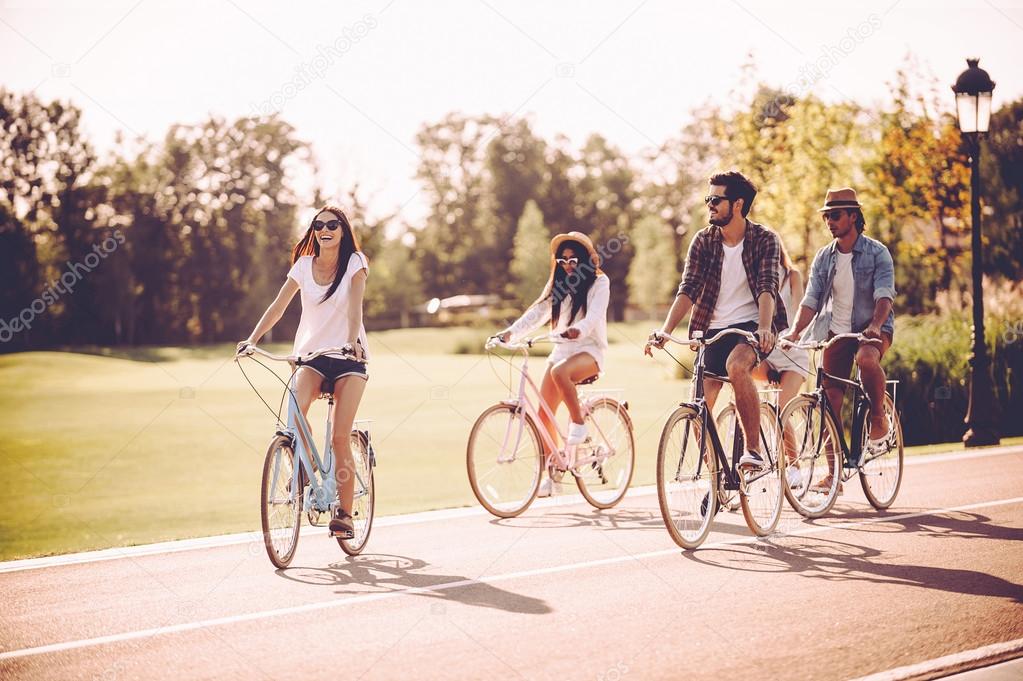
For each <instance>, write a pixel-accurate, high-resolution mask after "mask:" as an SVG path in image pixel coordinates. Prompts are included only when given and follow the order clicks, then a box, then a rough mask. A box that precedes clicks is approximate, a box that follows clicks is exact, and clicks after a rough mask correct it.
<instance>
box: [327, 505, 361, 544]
mask: <svg viewBox="0 0 1023 681" xmlns="http://www.w3.org/2000/svg"><path fill="white" fill-rule="evenodd" d="M328 528H329V529H330V534H331V535H332V536H334V537H340V538H341V539H352V538H353V537H355V526H354V525H352V515H351V514H350V513H349V512H348V511H346V510H344V509H342V508H338V509H337V511H336V512H335V513H334V517H333V518H331V519H330V525H328Z"/></svg>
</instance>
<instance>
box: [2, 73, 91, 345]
mask: <svg viewBox="0 0 1023 681" xmlns="http://www.w3.org/2000/svg"><path fill="white" fill-rule="evenodd" d="M80 117H81V111H80V110H79V109H78V108H76V107H74V106H72V105H70V104H67V103H64V102H60V101H53V102H50V103H48V104H46V103H43V102H42V101H40V100H39V99H38V98H37V97H36V96H35V95H32V94H28V95H24V96H22V95H18V94H16V93H13V92H10V91H8V90H5V89H0V159H2V162H0V319H2V320H4V321H5V322H7V321H9V320H10V319H11V318H13V317H15V316H17V315H19V314H21V313H22V312H23V311H24V310H30V308H29V306H30V305H34V304H36V302H35V301H36V300H39V301H40V302H46V301H43V300H42V298H39V297H38V296H40V295H41V293H42V292H43V291H42V290H43V289H44V288H46V287H44V286H43V284H44V283H48V282H50V281H53V280H54V279H56V278H57V277H58V276H59V275H60V274H61V273H62V271H63V267H64V264H65V263H66V262H67V260H68V259H69V257H71V258H74V257H77V256H79V255H80V249H81V250H85V251H88V250H89V249H91V246H92V245H93V243H94V235H93V234H91V232H90V220H89V219H88V218H87V217H86V213H87V211H88V210H89V208H90V205H89V204H90V202H92V201H94V198H93V197H91V196H88V197H87V196H86V194H89V190H88V189H86V188H85V185H86V183H87V181H88V173H89V171H90V169H91V167H92V165H93V163H94V161H95V155H94V153H93V151H92V147H91V145H89V143H88V142H87V141H86V140H85V139H84V137H83V135H82V132H81V130H80V127H79V125H80ZM78 283H82V282H78ZM90 283H91V282H88V281H86V285H88V284H90ZM51 294H52V291H51ZM71 300H72V299H71V297H70V296H69V295H68V294H63V295H61V296H60V297H59V299H58V300H56V301H53V302H49V303H47V305H46V306H45V307H44V309H43V311H42V312H39V311H38V310H34V309H32V310H30V312H31V313H32V314H31V319H29V315H28V314H26V315H25V320H26V321H27V323H28V325H29V326H30V328H29V329H27V330H25V331H23V332H21V333H12V336H11V338H10V339H8V340H9V341H13V345H10V346H7V347H16V346H17V345H18V344H22V345H24V346H31V345H41V344H47V345H49V344H52V343H53V342H54V340H56V334H55V330H56V329H57V327H58V326H59V315H60V313H61V312H64V311H66V310H67V308H68V305H69V304H70V305H71V307H72V309H74V310H76V311H77V310H81V309H82V306H83V304H84V303H86V302H87V301H88V300H89V298H88V297H87V296H82V295H79V296H78V297H77V298H75V299H74V300H73V302H70V303H69V301H71ZM76 317H77V318H79V319H83V318H84V319H86V320H87V318H88V315H85V314H78V315H76ZM5 337H6V334H5Z"/></svg>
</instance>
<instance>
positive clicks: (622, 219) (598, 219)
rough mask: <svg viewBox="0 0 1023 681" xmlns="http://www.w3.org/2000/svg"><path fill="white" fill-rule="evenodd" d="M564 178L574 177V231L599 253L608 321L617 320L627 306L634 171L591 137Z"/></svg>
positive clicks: (612, 148) (597, 137) (597, 138)
mask: <svg viewBox="0 0 1023 681" xmlns="http://www.w3.org/2000/svg"><path fill="white" fill-rule="evenodd" d="M570 177H573V178H578V179H577V180H576V181H575V182H574V183H573V190H574V194H575V217H576V219H577V220H578V224H579V231H581V232H584V233H586V234H587V235H588V236H589V237H590V238H591V239H592V240H593V243H594V245H595V246H597V247H598V248H600V249H603V251H604V257H603V258H602V260H603V262H602V263H601V269H603V270H604V272H606V273H607V276H608V277H609V278H610V279H611V302H610V305H609V307H608V318H609V319H612V320H621V319H623V318H624V316H625V306H626V304H627V303H628V287H627V286H626V283H625V277H626V275H627V274H628V271H629V263H630V262H631V260H632V255H633V249H632V244H631V243H630V240H629V239H630V234H631V231H632V224H633V222H634V220H635V218H636V210H635V207H634V206H633V201H635V200H636V198H637V194H636V175H635V171H634V170H633V169H632V165H631V163H630V162H629V159H628V158H626V156H625V155H624V154H623V153H622V152H621V150H620V149H618V148H617V147H615V146H614V145H612V144H610V143H609V142H608V141H607V140H606V139H604V138H603V137H602V136H600V135H596V134H594V135H590V137H589V138H588V139H587V140H586V143H585V144H584V145H583V148H582V151H581V153H580V154H579V157H578V159H577V162H576V164H575V166H574V167H573V168H572V170H571V171H570Z"/></svg>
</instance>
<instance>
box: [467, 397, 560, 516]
mask: <svg viewBox="0 0 1023 681" xmlns="http://www.w3.org/2000/svg"><path fill="white" fill-rule="evenodd" d="M542 442H543V441H542V440H541V439H540V433H539V431H538V430H537V428H536V424H535V423H534V422H533V419H532V418H530V416H529V415H528V414H526V413H524V412H523V411H522V410H521V409H520V408H518V407H516V406H514V405H510V404H495V405H494V406H492V407H490V408H489V409H487V410H486V411H484V412H483V413H482V414H480V416H479V418H477V419H476V423H474V424H473V426H472V431H471V432H470V433H469V444H468V446H467V448H466V468H467V470H468V473H469V485H471V486H472V493H473V494H475V495H476V499H478V500H479V502H480V504H482V505H483V508H485V509H487V510H488V511H489V512H490V513H492V514H494V515H496V516H497V517H498V518H514V517H515V516H517V515H519V514H520V513H522V512H523V511H525V510H526V509H527V508H529V505H530V504H531V503H533V499H535V498H536V493H537V490H538V489H539V488H540V473H541V471H542V469H543V460H544V457H543V444H542Z"/></svg>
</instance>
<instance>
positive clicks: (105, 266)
mask: <svg viewBox="0 0 1023 681" xmlns="http://www.w3.org/2000/svg"><path fill="white" fill-rule="evenodd" d="M747 80H748V81H749V82H756V79H755V77H754V78H750V79H747ZM938 92H939V89H938V86H937V84H936V83H933V82H929V81H928V80H927V79H926V78H924V77H922V76H921V75H920V74H919V73H918V72H917V71H916V70H915V67H914V66H913V65H912V64H911V63H909V64H907V65H906V66H904V67H903V68H902V69H901V70H899V71H898V72H897V74H896V75H895V78H894V80H893V82H892V83H891V94H892V99H891V103H890V104H889V105H888V106H886V107H885V108H884V109H883V110H881V109H874V108H870V107H865V106H862V105H859V104H856V103H852V102H837V103H831V102H825V101H823V100H821V99H819V98H818V97H816V96H813V95H805V96H800V97H795V96H792V95H791V94H787V93H785V92H782V91H780V90H777V89H773V88H771V87H769V86H767V85H763V84H758V85H755V86H749V87H747V86H743V87H742V88H740V89H737V90H736V91H734V92H733V93H732V94H731V95H730V96H729V98H728V99H727V100H726V101H719V102H709V103H707V104H706V105H704V106H702V107H700V108H698V109H697V110H695V111H693V112H692V116H691V120H690V121H689V122H688V123H686V124H685V125H684V126H683V127H681V128H680V130H679V132H678V133H677V134H676V135H674V136H672V138H670V139H668V140H665V141H664V142H663V143H662V144H660V145H659V146H658V147H657V148H652V149H649V150H648V151H647V152H645V153H642V154H638V155H633V156H629V155H626V154H625V153H623V152H622V151H621V150H620V149H619V148H618V147H616V146H615V145H614V144H613V143H611V142H610V141H609V140H607V139H606V138H604V137H603V136H601V135H599V134H594V135H591V136H590V137H589V138H588V139H587V140H585V142H584V143H583V144H582V146H581V147H579V148H574V147H573V146H572V145H571V143H570V142H569V140H568V139H567V138H566V137H563V136H556V137H555V138H554V139H544V138H543V137H541V136H539V135H538V134H537V133H536V132H535V131H534V129H533V126H532V124H531V122H530V120H529V119H528V118H522V117H498V116H491V115H479V116H471V115H467V114H463V113H458V112H453V113H450V114H448V115H447V116H445V117H444V118H442V119H441V120H439V121H435V122H430V123H427V124H424V125H423V126H422V127H421V128H420V130H419V131H418V133H417V135H416V140H415V142H416V146H417V150H418V153H419V157H420V160H419V165H418V169H417V173H416V177H417V180H418V182H419V183H420V186H421V192H422V194H423V196H425V198H426V201H427V204H428V206H429V211H428V214H427V217H426V218H425V220H424V222H423V223H422V224H408V223H407V222H405V221H404V220H403V219H402V218H401V217H400V216H399V215H398V214H395V215H391V216H384V217H383V218H379V219H375V220H370V219H369V218H368V217H367V211H366V206H365V203H364V199H363V196H362V192H361V190H360V188H359V187H351V188H348V189H347V191H346V192H345V193H344V194H343V195H341V196H337V195H336V194H334V193H331V195H330V196H329V197H328V196H326V193H325V192H324V191H323V190H322V189H318V190H316V191H315V195H314V196H312V197H303V196H299V194H298V192H297V190H296V188H295V183H294V180H293V177H294V175H295V172H296V170H300V169H302V168H308V167H313V166H315V159H314V156H313V150H312V149H311V147H310V145H309V144H307V143H306V142H304V141H302V140H301V139H300V138H299V137H298V135H297V134H296V131H295V129H294V128H293V127H292V126H290V125H289V124H288V123H287V122H286V121H284V120H283V119H281V118H280V117H278V116H267V117H244V118H239V119H237V120H234V121H228V120H225V119H222V118H217V117H211V118H209V119H208V120H206V121H203V122H201V123H197V124H191V125H184V124H180V125H174V126H172V127H171V128H170V129H169V130H168V131H167V133H166V135H165V136H164V137H163V139H162V140H159V141H148V140H138V139H132V140H125V139H118V141H117V144H116V145H115V149H114V151H112V152H110V153H108V154H105V155H103V156H102V157H100V156H99V155H98V154H97V152H96V151H95V149H94V148H93V146H92V144H91V143H90V142H89V141H88V140H87V139H86V138H85V136H84V135H83V133H82V130H81V125H80V118H81V111H80V110H79V109H78V108H77V107H75V106H73V105H71V104H69V103H67V102H61V101H53V102H44V101H41V100H40V99H38V98H37V97H36V96H34V95H32V94H19V93H15V92H11V91H7V90H0V121H2V126H0V154H2V158H3V162H2V163H0V282H2V286H0V352H2V351H11V350H16V349H25V348H39V347H53V346H58V345H69V344H128V345H140V344H197V343H212V342H223V341H231V340H237V339H238V338H241V337H244V336H245V335H246V334H247V333H248V332H249V331H250V330H251V326H252V324H253V323H254V321H255V320H256V319H257V318H258V316H259V314H260V312H261V311H262V309H263V308H264V307H265V306H266V305H267V303H268V302H269V301H270V300H271V299H272V296H273V295H274V293H275V292H276V290H277V288H278V287H279V286H280V284H281V282H282V281H283V276H284V273H285V272H286V271H287V268H288V257H289V252H290V247H291V245H292V244H293V242H294V241H295V240H296V238H297V235H298V232H299V230H300V229H303V228H304V227H305V224H302V223H303V221H305V220H307V219H308V218H309V217H310V214H311V211H312V210H313V209H314V207H315V206H316V205H319V204H321V203H323V202H325V200H326V199H327V198H329V199H330V200H331V201H332V202H338V203H341V204H342V205H344V206H346V207H347V208H348V211H349V217H350V218H351V220H352V223H353V225H354V226H355V227H356V230H357V231H358V234H359V237H360V239H361V241H362V245H363V248H364V250H365V251H366V253H367V255H368V256H369V257H370V259H371V262H372V264H371V267H372V269H373V277H372V285H371V286H370V287H368V290H367V301H366V314H367V320H368V322H369V324H370V325H371V326H373V327H376V328H381V327H385V326H393V325H397V324H400V323H402V322H403V320H407V318H408V317H407V316H408V313H409V312H410V311H412V310H414V309H416V308H418V307H420V306H421V305H422V304H423V303H424V302H425V301H427V300H429V299H430V298H433V297H446V296H451V295H455V294H464V293H465V294H473V293H488V294H494V293H496V294H499V295H501V296H502V297H503V298H504V299H505V300H507V301H508V304H509V306H512V307H514V306H518V305H521V304H523V303H526V302H529V301H531V300H532V299H533V298H535V296H536V295H537V293H538V292H539V290H540V287H541V286H542V283H543V281H545V280H546V276H547V267H548V262H547V257H546V243H547V241H548V240H549V239H550V237H551V236H552V235H553V234H555V233H558V232H564V231H569V230H578V231H581V232H585V233H587V234H589V235H590V236H591V237H592V238H593V239H594V241H595V242H596V243H598V244H610V243H614V244H615V246H616V247H615V249H614V250H613V256H611V257H608V258H607V261H606V262H605V264H604V270H605V271H606V272H607V273H608V275H609V276H610V278H611V280H612V306H611V308H610V311H609V314H610V316H611V317H612V318H614V319H621V318H622V317H623V316H624V314H625V311H626V308H627V306H632V307H634V308H637V309H640V310H644V311H646V312H647V313H649V314H655V312H656V310H657V308H658V307H659V306H661V305H664V304H667V303H668V302H670V298H671V295H672V291H673V290H674V288H675V286H676V284H677V282H678V277H679V272H680V271H681V265H682V259H683V257H684V254H685V250H686V247H687V245H688V242H689V240H690V239H691V237H692V235H693V234H695V232H696V231H697V230H698V229H700V228H701V227H702V226H703V225H704V224H705V209H704V206H703V203H702V200H701V198H702V196H703V195H704V194H705V193H706V189H707V178H708V177H709V176H710V175H711V174H712V173H713V172H714V171H717V170H720V169H727V168H737V169H739V170H741V171H742V172H743V173H745V174H746V175H747V176H749V177H750V178H751V179H753V181H754V182H755V183H756V184H757V185H758V187H759V188H760V194H759V195H758V197H757V199H756V202H755V204H754V207H753V213H752V214H751V218H753V219H755V220H756V221H758V222H762V223H764V224H766V225H769V226H771V227H773V228H774V229H776V230H777V231H778V232H779V233H780V234H781V236H782V239H783V241H784V242H785V244H786V245H787V247H788V249H789V251H790V254H791V256H792V257H793V259H794V260H795V262H796V263H797V265H800V266H801V267H803V268H804V269H805V268H806V267H807V266H808V264H809V261H810V260H811V259H812V257H813V254H814V252H815V250H816V249H817V248H819V247H820V246H821V245H823V244H824V243H825V242H826V240H827V239H828V234H827V232H826V230H825V229H824V228H823V226H822V224H821V221H820V218H819V216H818V214H817V212H816V208H817V207H818V206H819V205H820V203H821V201H822V200H823V197H824V194H825V191H826V190H827V189H828V188H829V187H835V186H845V185H851V186H853V187H855V188H856V189H857V190H858V192H859V194H860V197H861V201H863V202H864V204H865V210H864V213H865V216H866V219H867V225H868V227H867V230H868V234H871V235H873V236H875V237H877V238H879V239H881V240H882V241H883V242H885V243H886V244H887V245H888V246H889V248H890V249H891V251H892V254H893V256H894V258H895V260H896V272H897V277H898V280H897V287H898V290H899V299H898V300H897V301H896V305H897V309H898V310H899V312H900V313H902V314H905V313H914V314H915V313H926V312H931V311H934V310H935V305H936V303H935V300H936V299H937V298H938V297H939V296H938V294H939V293H940V292H942V291H949V290H957V289H959V288H961V287H963V286H964V285H965V283H966V282H967V281H968V271H969V262H970V261H969V258H970V253H969V250H968V246H969V230H970V210H969V205H970V204H969V198H970V195H969V163H968V157H967V154H966V151H965V147H964V146H963V144H962V142H961V140H960V135H959V132H958V128H957V127H956V122H955V119H954V115H952V113H951V101H947V102H946V101H944V100H945V99H949V100H950V99H951V98H950V96H949V97H945V96H944V95H939V94H938ZM991 131H992V132H991V134H990V136H989V137H988V138H987V140H986V142H985V150H984V154H983V157H982V158H983V164H982V168H981V170H982V176H983V181H984V186H985V192H984V201H985V223H984V229H985V240H986V242H987V246H986V248H987V250H986V251H985V258H986V260H985V263H984V268H985V271H986V272H987V273H988V274H989V275H991V276H994V277H996V278H997V277H1005V278H1010V279H1013V280H1018V279H1020V278H1021V275H1023V229H1021V228H1023V100H1019V101H1015V102H1010V103H1008V104H1004V105H1002V106H1001V107H1000V108H999V109H998V110H997V111H996V112H995V114H994V115H993V117H992V121H991ZM387 235H391V236H390V238H388V236H387ZM296 306H297V304H296V305H294V306H293V309H292V310H291V311H290V313H289V316H288V317H286V318H285V320H283V321H282V326H281V327H279V328H280V332H281V333H282V334H283V335H284V336H285V337H286V336H287V335H288V334H289V333H291V332H292V331H293V329H294V326H295V324H296V323H297V309H296Z"/></svg>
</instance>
